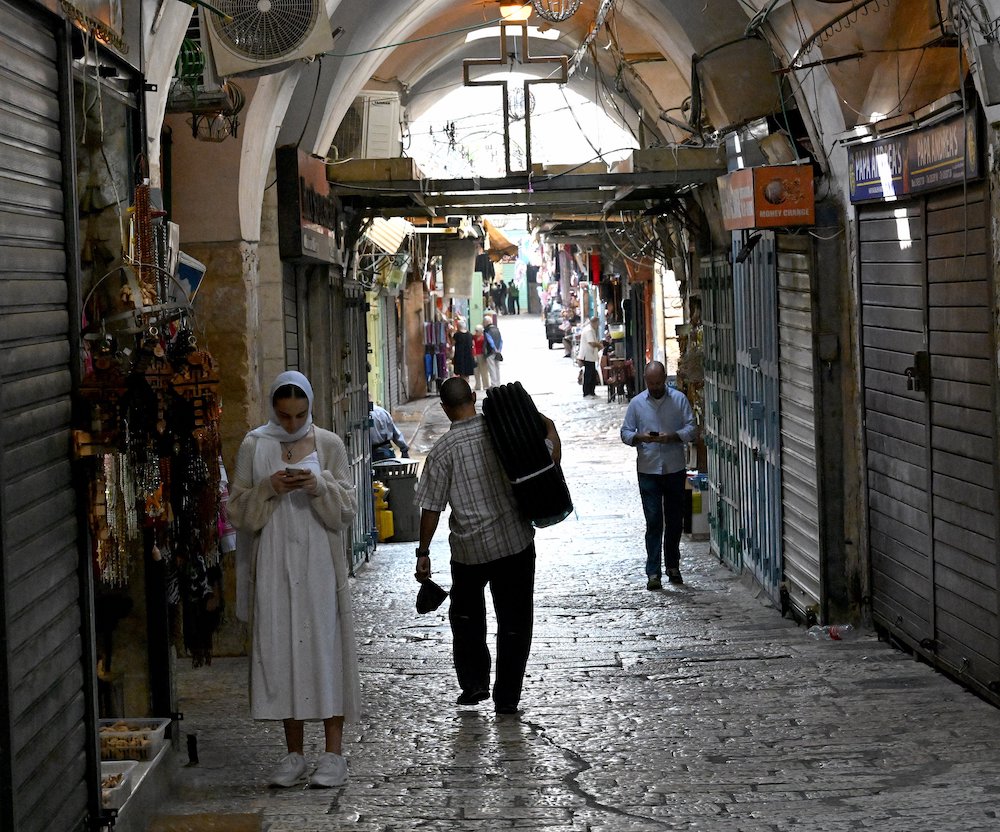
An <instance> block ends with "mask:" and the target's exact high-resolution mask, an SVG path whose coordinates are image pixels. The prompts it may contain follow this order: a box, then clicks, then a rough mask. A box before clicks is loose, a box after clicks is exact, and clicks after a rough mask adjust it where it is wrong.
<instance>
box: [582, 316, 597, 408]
mask: <svg viewBox="0 0 1000 832" xmlns="http://www.w3.org/2000/svg"><path fill="white" fill-rule="evenodd" d="M599 324H600V318H598V317H597V316H596V315H595V316H594V317H593V318H591V319H590V320H589V321H587V323H586V324H584V325H583V327H582V328H581V329H580V347H579V349H578V350H577V353H576V358H577V361H579V362H580V363H581V364H583V397H584V398H587V396H596V395H597V393H596V392H595V391H596V390H597V381H598V378H597V360H598V359H599V358H600V357H601V347H602V346H603V345H602V344H601V339H600V336H598V334H597V327H598V326H599Z"/></svg>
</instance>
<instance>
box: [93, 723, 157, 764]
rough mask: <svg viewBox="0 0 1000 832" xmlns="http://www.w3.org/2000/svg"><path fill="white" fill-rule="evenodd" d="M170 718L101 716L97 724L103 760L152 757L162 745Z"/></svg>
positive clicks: (145, 759)
mask: <svg viewBox="0 0 1000 832" xmlns="http://www.w3.org/2000/svg"><path fill="white" fill-rule="evenodd" d="M169 724H170V720H169V719H139V718H137V717H123V718H121V719H102V720H100V722H99V723H98V731H99V734H100V737H101V759H102V760H141V761H146V762H148V761H149V760H152V759H153V758H154V757H155V756H156V755H157V754H159V753H160V749H161V748H163V743H164V734H165V733H166V730H167V726H168V725H169Z"/></svg>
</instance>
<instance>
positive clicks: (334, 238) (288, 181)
mask: <svg viewBox="0 0 1000 832" xmlns="http://www.w3.org/2000/svg"><path fill="white" fill-rule="evenodd" d="M275 163H276V172H277V176H278V251H279V253H280V255H281V258H282V259H283V260H291V261H295V262H307V263H339V262H340V259H341V258H340V249H341V244H342V242H343V240H342V237H343V234H342V230H343V225H342V223H343V212H342V211H341V207H340V202H339V200H338V199H337V198H336V197H335V196H334V195H333V194H332V193H331V191H330V183H329V182H327V179H326V163H325V162H324V161H323V160H322V159H317V158H315V157H313V156H310V155H308V154H306V153H303V152H302V151H301V150H299V148H298V147H295V146H294V145H288V146H285V147H279V148H278V149H277V151H276V155H275Z"/></svg>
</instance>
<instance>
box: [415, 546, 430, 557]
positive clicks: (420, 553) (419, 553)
mask: <svg viewBox="0 0 1000 832" xmlns="http://www.w3.org/2000/svg"><path fill="white" fill-rule="evenodd" d="M430 556H431V550H430V549H421V548H420V547H419V546H418V547H417V557H418V558H429V557H430Z"/></svg>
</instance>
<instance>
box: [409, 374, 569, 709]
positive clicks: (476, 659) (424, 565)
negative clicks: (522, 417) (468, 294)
mask: <svg viewBox="0 0 1000 832" xmlns="http://www.w3.org/2000/svg"><path fill="white" fill-rule="evenodd" d="M441 407H442V408H443V409H444V412H445V414H446V415H447V416H448V419H449V420H450V421H451V429H450V430H449V431H448V433H446V434H445V435H444V436H442V437H441V438H440V439H439V440H438V441H437V442H436V443H435V444H434V447H433V448H431V451H430V453H429V454H428V455H427V459H426V461H425V462H424V470H423V473H422V474H421V476H420V481H419V482H418V483H417V490H416V495H415V501H416V503H417V505H419V506H420V508H421V513H420V545H419V546H418V547H417V553H416V554H417V567H416V572H415V577H416V579H417V580H418V581H424V580H426V579H428V578H429V577H430V575H431V559H430V545H431V540H432V538H433V537H434V532H435V531H436V529H437V526H438V521H439V520H440V517H441V512H442V511H444V510H445V508H446V507H448V506H449V505H450V506H451V516H450V518H449V521H448V527H449V529H450V531H451V533H450V535H449V536H448V543H449V546H450V548H451V579H452V585H451V607H450V611H449V614H448V617H449V620H450V621H451V631H452V645H453V653H454V661H455V672H456V674H457V676H458V684H459V687H460V688H461V690H462V692H461V693H460V694H459V696H458V704H459V705H475V704H476V703H478V702H482V701H483V700H484V699H488V698H489V696H490V661H491V657H490V651H489V647H488V646H487V644H486V601H485V597H484V592H485V589H486V585H487V584H489V587H490V593H491V594H492V596H493V608H494V610H495V611H496V616H497V640H496V653H497V660H496V680H495V681H494V684H493V703H494V708H495V710H496V712H497V714H516V713H518V703H519V702H520V699H521V688H522V685H523V682H524V669H525V666H526V665H527V662H528V653H529V651H530V649H531V634H532V621H533V603H534V601H533V597H534V582H535V544H534V536H535V530H534V528H533V527H532V525H531V523H530V522H529V521H528V520H526V519H525V517H524V516H523V515H522V514H521V512H520V510H519V509H518V507H517V504H516V503H515V501H514V494H513V491H512V490H511V486H510V483H509V482H508V480H507V477H506V476H505V474H504V471H503V468H502V466H501V463H500V460H499V458H498V457H497V454H496V451H495V450H494V448H493V443H492V441H491V440H490V437H489V432H488V430H487V427H486V420H485V419H484V418H483V417H482V416H481V415H479V414H477V413H476V394H475V393H474V392H473V391H472V390H471V389H470V388H469V385H468V382H466V381H465V380H464V379H461V378H450V379H448V380H447V381H446V382H445V383H444V384H442V385H441ZM542 420H543V421H544V423H545V429H546V442H547V444H549V445H550V447H551V453H552V458H553V459H554V460H555V461H556V462H559V459H560V456H561V454H560V445H559V435H558V433H557V432H556V427H555V425H554V424H553V423H552V421H551V420H550V419H548V418H546V417H544V416H543V417H542Z"/></svg>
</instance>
